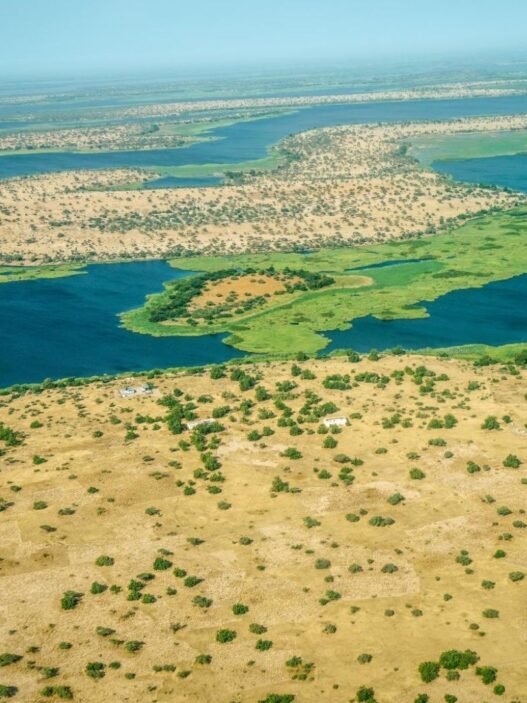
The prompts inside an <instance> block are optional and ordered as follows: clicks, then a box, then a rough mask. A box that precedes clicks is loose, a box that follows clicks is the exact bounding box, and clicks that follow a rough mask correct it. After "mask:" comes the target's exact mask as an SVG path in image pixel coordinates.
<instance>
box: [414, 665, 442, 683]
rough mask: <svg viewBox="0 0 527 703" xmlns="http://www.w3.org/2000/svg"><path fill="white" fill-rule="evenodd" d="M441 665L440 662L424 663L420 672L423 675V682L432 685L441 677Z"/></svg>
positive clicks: (419, 668) (420, 667) (420, 666)
mask: <svg viewBox="0 0 527 703" xmlns="http://www.w3.org/2000/svg"><path fill="white" fill-rule="evenodd" d="M440 668H441V667H440V665H439V664H438V662H431V661H428V662H422V663H421V664H419V667H418V670H419V673H420V675H421V680H422V681H424V683H430V682H431V681H434V680H435V679H437V677H438V676H439V670H440Z"/></svg>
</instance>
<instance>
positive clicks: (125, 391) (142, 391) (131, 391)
mask: <svg viewBox="0 0 527 703" xmlns="http://www.w3.org/2000/svg"><path fill="white" fill-rule="evenodd" d="M153 392H154V389H153V388H151V387H150V386H147V385H144V386H125V387H124V388H121V390H120V391H119V395H120V396H121V398H133V397H134V396H136V395H151V394H152V393H153Z"/></svg>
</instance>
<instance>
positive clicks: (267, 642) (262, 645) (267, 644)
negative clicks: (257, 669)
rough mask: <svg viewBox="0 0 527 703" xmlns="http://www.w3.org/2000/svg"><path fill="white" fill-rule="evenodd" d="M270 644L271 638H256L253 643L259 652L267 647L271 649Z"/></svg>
mask: <svg viewBox="0 0 527 703" xmlns="http://www.w3.org/2000/svg"><path fill="white" fill-rule="evenodd" d="M272 646H273V643H272V641H271V640H258V642H257V643H256V644H255V649H258V650H259V651H260V652H266V651H267V650H268V649H271V647H272Z"/></svg>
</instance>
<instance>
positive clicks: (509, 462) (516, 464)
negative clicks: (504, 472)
mask: <svg viewBox="0 0 527 703" xmlns="http://www.w3.org/2000/svg"><path fill="white" fill-rule="evenodd" d="M503 466H504V467H505V468H506V469H519V468H520V466H521V461H520V459H518V457H517V456H516V455H515V454H509V455H508V456H507V457H506V458H505V459H504V460H503Z"/></svg>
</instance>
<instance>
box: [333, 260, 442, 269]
mask: <svg viewBox="0 0 527 703" xmlns="http://www.w3.org/2000/svg"><path fill="white" fill-rule="evenodd" d="M421 261H430V259H396V260H395V261H381V262H379V263H378V264H366V265H364V266H354V267H353V268H351V269H346V271H369V270H370V269H385V268H389V267H390V266H401V264H420V263H421Z"/></svg>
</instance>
